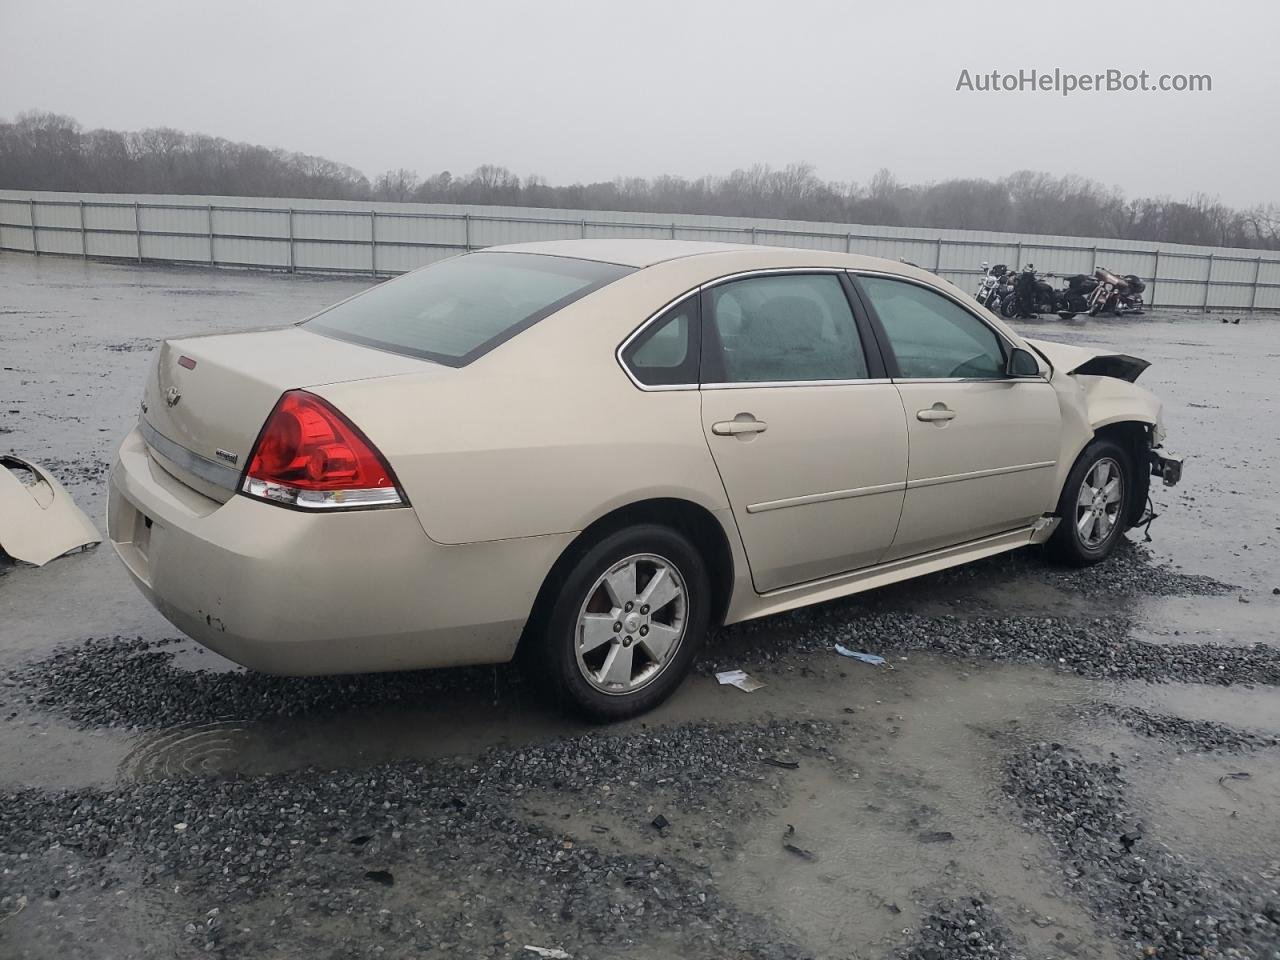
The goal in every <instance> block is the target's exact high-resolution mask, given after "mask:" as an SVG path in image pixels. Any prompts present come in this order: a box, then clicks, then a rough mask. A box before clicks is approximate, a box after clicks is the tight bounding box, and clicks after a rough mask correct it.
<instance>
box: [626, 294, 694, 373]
mask: <svg viewBox="0 0 1280 960" xmlns="http://www.w3.org/2000/svg"><path fill="white" fill-rule="evenodd" d="M700 291H701V288H700V287H694V288H693V289H692V290H686V291H685V292H684V293H682V294H680V296H678V297H676V298H675V299H674V300H670V301H668V302H667V303H664V304H663V305H662V306H661V307H659V308H658V309H657V310H656V311H654V312H653V313H651V314H649V316H648V317H646V318H645V320H644V321H643V322H642V323H641V324H640V326H638V327H636V328H635V329H634V330H632V331H631V333H630V334H628V335H627V339H625V340H623V341H622V342H621V343H620V344H618V348H617V349H616V350H614V351H613V358H614V359H615V360H617V361H618V366H620V367H621V368H622V372H623V373H625V374H626V375H627V379H629V380H630V381H631V382H632V383H633V384H635V385H636V386H637V387H638V388H639V389H641V390H643V391H644V392H645V393H658V392H661V391H663V390H697V389H698V385H697V384H696V383H663V384H648V383H641V382H640V381H639V380H638V379H636V375H635V374H634V373H632V372H631V368H630V367H628V366H627V364H626V362H625V361H624V360H623V359H622V353H623V351H624V350H626V349H627V347H628V346H630V345H631V341H632V340H634V339H635V338H636V337H638V336H640V334H642V333H644V332H645V330H647V329H648V328H649V325H650V324H651V323H653V322H654V321H655V320H657V319H658V318H659V317H661V316H662V315H663V314H664V313H666V312H667V311H668V310H670V309H671V308H672V307H674V306H675V305H676V304H678V303H680V302H682V301H684V300H687V299H689V298H690V297H696V296H698V294H699V292H700Z"/></svg>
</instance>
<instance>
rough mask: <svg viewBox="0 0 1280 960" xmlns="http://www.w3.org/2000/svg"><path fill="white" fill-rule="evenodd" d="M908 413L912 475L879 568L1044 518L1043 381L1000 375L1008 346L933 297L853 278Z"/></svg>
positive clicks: (1053, 402)
mask: <svg viewBox="0 0 1280 960" xmlns="http://www.w3.org/2000/svg"><path fill="white" fill-rule="evenodd" d="M857 288H858V291H859V293H860V295H861V296H862V298H863V299H864V300H865V302H866V305H867V306H868V308H869V311H868V312H869V314H870V317H871V321H872V324H873V326H874V327H875V330H876V333H877V336H878V337H879V338H880V340H881V343H882V346H884V347H885V363H886V366H887V367H888V369H889V373H890V376H891V377H892V378H893V381H894V384H895V385H896V387H897V389H898V392H899V394H900V395H901V397H902V404H903V407H904V409H905V410H906V418H907V433H908V438H909V449H910V454H909V460H910V466H909V468H908V471H907V490H906V497H905V499H904V501H903V507H902V521H901V523H900V524H899V526H898V532H897V535H896V536H895V538H894V542H893V546H892V548H891V550H890V551H889V552H888V554H887V555H886V559H890V560H892V559H898V558H901V557H909V556H913V555H915V554H920V553H925V552H928V551H930V550H934V549H938V548H942V547H946V546H950V545H952V544H957V543H963V542H965V541H968V540H976V539H979V538H981V537H984V536H987V535H990V534H995V533H1000V532H1003V531H1007V530H1013V529H1017V528H1019V527H1022V526H1025V525H1027V524H1028V523H1030V522H1032V521H1033V520H1034V519H1035V518H1036V517H1039V516H1040V515H1042V514H1043V513H1045V512H1047V511H1049V510H1051V509H1053V507H1054V505H1055V502H1056V499H1057V497H1056V491H1055V490H1054V489H1053V484H1054V476H1055V469H1054V468H1055V466H1056V464H1057V457H1058V444H1059V436H1060V429H1061V427H1060V424H1061V412H1060V409H1059V406H1058V398H1057V394H1056V392H1055V391H1054V389H1053V387H1052V386H1050V384H1049V382H1048V381H1047V380H1046V379H1045V378H1044V377H1043V376H1033V377H1010V376H1008V375H1006V373H1005V371H1006V369H1007V356H1008V353H1009V350H1010V349H1011V348H1010V345H1009V344H1008V343H1007V342H1006V340H1005V338H1004V337H1003V336H1002V335H1001V334H1000V333H998V332H997V331H996V330H995V328H994V327H992V326H991V325H990V324H988V323H987V322H986V321H984V320H982V319H981V318H979V317H978V316H977V315H976V314H975V313H974V312H972V311H970V310H969V309H967V308H966V307H964V306H963V305H962V304H961V303H960V302H959V301H957V300H955V299H953V298H952V297H950V296H947V295H946V294H944V293H943V292H941V291H940V290H938V289H936V288H933V287H930V286H927V285H925V284H923V283H918V282H915V281H911V280H906V279H902V278H895V277H888V276H875V275H865V274H864V275H859V276H858V278H857Z"/></svg>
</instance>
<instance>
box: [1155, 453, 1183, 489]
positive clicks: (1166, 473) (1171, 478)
mask: <svg viewBox="0 0 1280 960" xmlns="http://www.w3.org/2000/svg"><path fill="white" fill-rule="evenodd" d="M1150 456H1151V475H1152V476H1153V477H1159V478H1160V479H1162V480H1163V481H1164V485H1165V486H1166V487H1172V486H1173V485H1174V484H1176V483H1177V482H1178V481H1179V480H1181V479H1182V457H1171V456H1169V455H1168V454H1166V453H1164V452H1163V451H1162V450H1152V451H1151V455H1150Z"/></svg>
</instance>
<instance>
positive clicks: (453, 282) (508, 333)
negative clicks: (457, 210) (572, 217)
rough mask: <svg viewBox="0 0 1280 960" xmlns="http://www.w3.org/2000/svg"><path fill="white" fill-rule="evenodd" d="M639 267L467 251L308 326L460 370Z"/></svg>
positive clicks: (361, 296) (346, 303)
mask: <svg viewBox="0 0 1280 960" xmlns="http://www.w3.org/2000/svg"><path fill="white" fill-rule="evenodd" d="M633 270H634V268H633V267H624V266H620V265H618V264H614V263H599V262H597V261H594V260H579V259H576V258H573V257H552V256H544V255H542V254H533V253H501V252H492V253H489V252H481V253H473V254H467V255H464V256H460V257H453V258H451V259H449V260H442V261H440V262H439V263H437V264H433V265H432V266H430V267H426V268H424V269H422V270H415V271H414V272H413V273H409V274H406V275H405V276H403V277H399V278H397V279H395V280H389V281H387V282H386V283H383V284H381V285H379V286H376V287H374V288H373V289H371V290H368V291H366V292H364V293H362V294H359V295H358V296H356V297H353V298H351V299H350V300H346V301H344V302H342V303H339V304H338V305H336V306H334V307H330V308H329V309H328V310H326V311H324V312H323V313H321V314H319V315H317V316H315V317H312V318H311V319H310V320H308V321H306V322H305V323H304V326H305V328H306V329H308V330H311V331H312V332H314V333H320V334H324V335H325V336H329V337H335V338H337V339H339V340H348V341H350V342H352V343H359V344H362V345H364V346H368V347H376V348H378V349H381V350H390V351H392V352H393V353H400V354H405V355H406V356H411V357H421V358H423V359H426V360H434V361H436V362H437V363H444V364H447V365H449V366H452V367H460V366H464V365H466V364H468V363H470V362H471V361H473V360H475V359H476V358H477V357H480V356H483V355H484V354H485V353H487V352H489V351H490V350H492V349H493V348H494V347H496V346H498V344H500V343H503V342H504V341H506V340H509V339H511V338H512V337H514V336H515V335H516V334H518V333H519V332H520V331H522V330H526V329H528V328H529V327H530V326H532V325H533V324H535V323H537V322H538V321H539V320H541V319H543V318H544V317H547V316H550V315H551V314H553V313H555V312H556V311H557V310H560V309H562V308H564V307H567V306H568V305H569V304H571V303H573V302H574V301H575V300H579V299H581V298H582V297H585V296H586V295H587V294H589V293H591V292H592V291H595V290H598V289H599V288H600V287H603V286H604V285H606V284H608V283H612V282H613V281H614V280H617V279H619V278H620V277H624V276H626V275H627V274H629V273H631V272H633Z"/></svg>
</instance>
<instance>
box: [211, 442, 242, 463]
mask: <svg viewBox="0 0 1280 960" xmlns="http://www.w3.org/2000/svg"><path fill="white" fill-rule="evenodd" d="M213 452H214V453H216V454H217V455H218V459H219V460H225V461H226V462H227V463H229V464H231V465H232V466H233V467H234V466H235V465H236V462H237V461H238V460H239V459H240V454H238V453H232V452H231V451H230V450H223V449H222V448H221V447H216V448H214V451H213Z"/></svg>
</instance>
